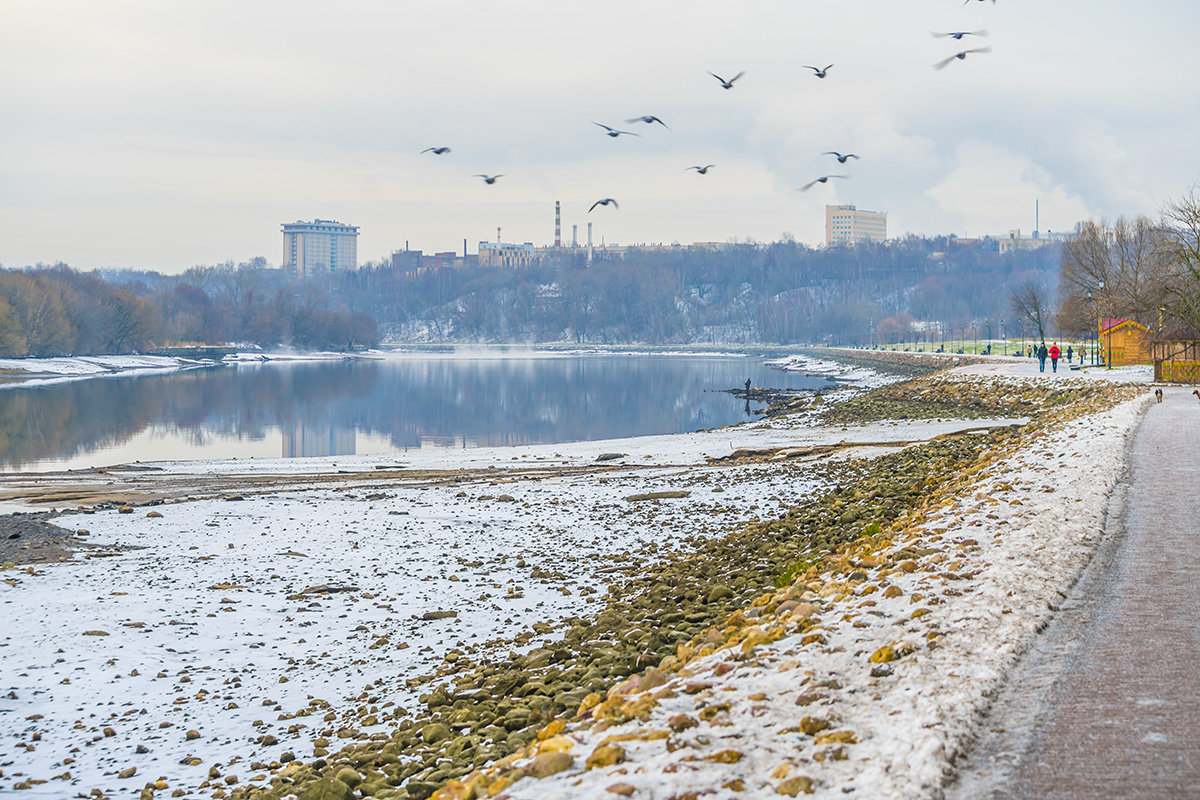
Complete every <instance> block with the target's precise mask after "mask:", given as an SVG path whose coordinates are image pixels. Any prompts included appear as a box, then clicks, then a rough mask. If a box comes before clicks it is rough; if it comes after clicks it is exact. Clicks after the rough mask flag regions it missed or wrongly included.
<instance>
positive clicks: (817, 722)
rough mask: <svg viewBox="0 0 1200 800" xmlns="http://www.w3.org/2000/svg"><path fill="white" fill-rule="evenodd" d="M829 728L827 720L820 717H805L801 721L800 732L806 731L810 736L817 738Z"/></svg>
mask: <svg viewBox="0 0 1200 800" xmlns="http://www.w3.org/2000/svg"><path fill="white" fill-rule="evenodd" d="M828 727H829V722H828V721H827V720H824V719H821V718H820V717H805V718H804V719H802V720H800V730H802V731H804V732H805V733H806V734H808V735H809V736H816V735H817V734H818V733H820V732H821V731H823V730H825V729H826V728H828Z"/></svg>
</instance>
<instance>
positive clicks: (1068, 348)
mask: <svg viewBox="0 0 1200 800" xmlns="http://www.w3.org/2000/svg"><path fill="white" fill-rule="evenodd" d="M1073 352H1075V348H1073V347H1071V345H1067V363H1068V364H1070V363H1071V354H1072V353H1073Z"/></svg>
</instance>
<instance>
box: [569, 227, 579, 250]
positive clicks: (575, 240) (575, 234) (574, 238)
mask: <svg viewBox="0 0 1200 800" xmlns="http://www.w3.org/2000/svg"><path fill="white" fill-rule="evenodd" d="M571 247H579V226H578V225H572V226H571Z"/></svg>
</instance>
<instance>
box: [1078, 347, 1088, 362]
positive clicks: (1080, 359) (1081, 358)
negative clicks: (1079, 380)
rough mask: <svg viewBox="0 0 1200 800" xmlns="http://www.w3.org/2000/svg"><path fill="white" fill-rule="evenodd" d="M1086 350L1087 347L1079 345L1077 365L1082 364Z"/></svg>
mask: <svg viewBox="0 0 1200 800" xmlns="http://www.w3.org/2000/svg"><path fill="white" fill-rule="evenodd" d="M1086 351H1087V348H1085V347H1084V346H1083V345H1079V366H1081V367H1082V366H1083V357H1084V355H1085V354H1086Z"/></svg>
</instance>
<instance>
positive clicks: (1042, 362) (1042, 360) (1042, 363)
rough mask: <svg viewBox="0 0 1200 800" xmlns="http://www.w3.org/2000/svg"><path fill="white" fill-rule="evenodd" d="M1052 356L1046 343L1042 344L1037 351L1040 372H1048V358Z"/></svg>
mask: <svg viewBox="0 0 1200 800" xmlns="http://www.w3.org/2000/svg"><path fill="white" fill-rule="evenodd" d="M1048 355H1050V351H1049V350H1047V349H1046V343H1045V342H1042V343H1041V345H1040V346H1039V347H1038V349H1037V358H1038V372H1045V371H1046V357H1047V356H1048Z"/></svg>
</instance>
